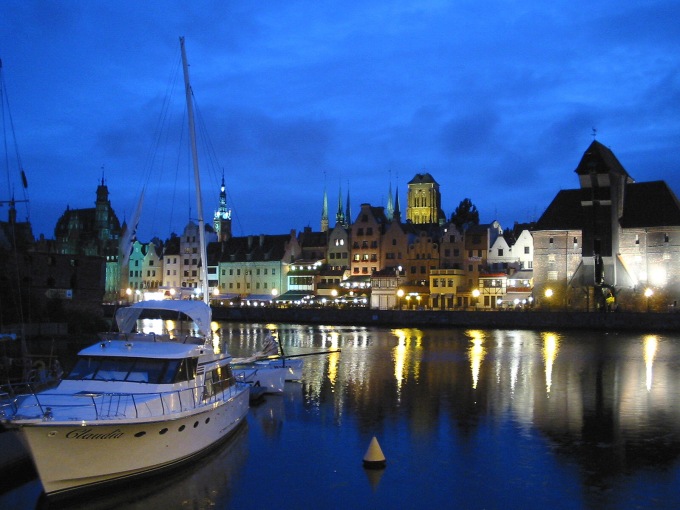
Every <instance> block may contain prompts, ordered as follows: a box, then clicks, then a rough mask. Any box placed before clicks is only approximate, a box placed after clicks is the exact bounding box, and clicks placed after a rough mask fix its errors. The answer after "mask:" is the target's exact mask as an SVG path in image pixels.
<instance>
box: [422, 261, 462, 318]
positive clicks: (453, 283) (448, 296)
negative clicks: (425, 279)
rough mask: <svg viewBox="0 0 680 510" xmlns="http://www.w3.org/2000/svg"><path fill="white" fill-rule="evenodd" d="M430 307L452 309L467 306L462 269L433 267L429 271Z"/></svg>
mask: <svg viewBox="0 0 680 510" xmlns="http://www.w3.org/2000/svg"><path fill="white" fill-rule="evenodd" d="M429 276H430V278H429V286H430V307H431V308H432V309H433V310H453V309H455V308H460V307H464V306H467V300H468V296H467V294H461V293H463V291H464V290H466V289H467V287H466V285H465V281H466V274H465V271H463V270H462V269H459V268H456V269H453V268H448V269H433V270H432V271H430V275H429Z"/></svg>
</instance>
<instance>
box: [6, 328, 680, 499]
mask: <svg viewBox="0 0 680 510" xmlns="http://www.w3.org/2000/svg"><path fill="white" fill-rule="evenodd" d="M222 326H223V328H222V331H221V334H222V339H223V342H224V344H225V345H226V346H227V348H228V349H229V350H230V352H232V353H233V354H234V355H242V354H246V353H249V352H252V351H253V350H255V349H257V348H258V347H259V345H260V342H261V340H262V334H261V332H262V327H263V326H264V325H263V324H261V325H257V324H255V325H253V324H245V323H243V324H239V323H224V324H222ZM269 326H270V327H274V328H276V329H278V336H279V338H280V339H281V340H282V342H283V344H284V347H285V348H286V350H287V351H288V353H290V354H294V353H308V352H312V351H318V350H322V349H324V350H325V349H329V348H332V347H339V348H341V349H342V351H341V352H340V353H334V354H330V355H324V356H309V357H305V368H304V380H303V381H302V382H301V383H287V385H286V392H285V394H284V395H279V396H268V397H266V399H265V401H264V402H263V403H262V404H260V405H259V406H256V407H254V408H252V410H251V412H250V415H249V418H248V426H247V427H244V428H243V429H241V431H239V433H238V434H237V435H236V436H235V437H233V438H232V439H231V440H230V441H229V442H227V443H225V444H223V445H222V446H221V447H220V448H218V449H216V451H215V452H214V453H213V454H212V455H211V456H209V457H207V458H205V459H203V460H202V461H201V462H199V463H197V464H193V465H192V466H189V467H186V468H183V469H182V470H180V471H177V472H173V473H172V474H170V475H167V474H166V475H162V476H160V477H156V478H154V479H151V480H147V481H144V482H143V483H139V484H134V485H129V484H128V485H126V486H125V487H124V488H123V489H112V490H107V491H106V492H104V493H103V494H101V495H100V496H98V497H97V498H93V497H88V498H87V499H85V500H75V501H71V502H69V504H68V506H67V508H92V509H94V508H134V509H137V508H139V509H141V508H145V509H146V508H164V509H166V510H167V509H174V508H192V509H193V508H216V509H224V508H235V509H263V508H277V509H299V508H304V509H308V508H342V509H344V508H370V509H376V508H437V509H438V508H466V509H467V508H469V509H495V508H497V509H513V508H518V509H519V508H558V509H561V508H564V509H582V508H586V509H634V508H669V509H670V508H680V405H679V404H680V336H675V335H647V334H642V333H618V334H616V333H606V332H592V331H591V332H587V331H573V332H563V333H557V332H539V331H526V330H490V329H488V330H484V329H476V330H472V329H467V330H466V329H451V330H446V329H443V328H437V329H415V328H412V329H381V328H365V327H356V326H342V327H330V326H300V325H281V324H279V325H276V324H270V325H269ZM373 436H376V437H377V439H378V441H379V443H380V446H381V447H382V450H383V452H384V453H385V456H386V458H387V467H386V469H385V470H383V471H367V470H365V469H364V468H363V467H362V458H363V455H364V454H365V452H366V449H367V447H368V445H369V443H370V440H371V438H372V437H373ZM131 454H134V452H131ZM40 492H41V487H40V483H39V482H38V481H37V480H35V479H29V480H23V481H21V483H20V484H19V485H17V486H15V487H13V488H12V489H10V490H7V491H5V492H4V493H3V494H0V508H3V509H4V508H22V509H23V508H35V507H36V505H39V506H40V505H42V506H43V507H44V506H45V505H44V503H45V502H44V501H42V500H41V499H40ZM52 506H54V505H52Z"/></svg>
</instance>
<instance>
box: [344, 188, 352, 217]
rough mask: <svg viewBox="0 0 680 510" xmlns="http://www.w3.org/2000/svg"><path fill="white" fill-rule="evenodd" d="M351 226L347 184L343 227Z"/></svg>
mask: <svg viewBox="0 0 680 510" xmlns="http://www.w3.org/2000/svg"><path fill="white" fill-rule="evenodd" d="M351 224H352V211H351V210H350V207H349V182H348V183H347V206H346V207H345V227H349V226H350V225H351Z"/></svg>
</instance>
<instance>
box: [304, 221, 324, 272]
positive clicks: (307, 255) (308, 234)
mask: <svg viewBox="0 0 680 510" xmlns="http://www.w3.org/2000/svg"><path fill="white" fill-rule="evenodd" d="M298 243H299V244H300V250H301V257H300V258H303V259H305V260H322V261H323V263H324V264H325V263H326V254H327V253H328V232H326V231H322V232H312V229H311V227H305V228H304V229H303V230H302V232H300V233H299V234H298Z"/></svg>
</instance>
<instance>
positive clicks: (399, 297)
mask: <svg viewBox="0 0 680 510" xmlns="http://www.w3.org/2000/svg"><path fill="white" fill-rule="evenodd" d="M403 297H404V289H399V290H397V307H398V308H399V310H401V300H402V298H403Z"/></svg>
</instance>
